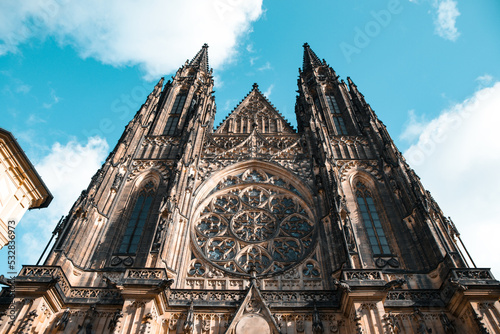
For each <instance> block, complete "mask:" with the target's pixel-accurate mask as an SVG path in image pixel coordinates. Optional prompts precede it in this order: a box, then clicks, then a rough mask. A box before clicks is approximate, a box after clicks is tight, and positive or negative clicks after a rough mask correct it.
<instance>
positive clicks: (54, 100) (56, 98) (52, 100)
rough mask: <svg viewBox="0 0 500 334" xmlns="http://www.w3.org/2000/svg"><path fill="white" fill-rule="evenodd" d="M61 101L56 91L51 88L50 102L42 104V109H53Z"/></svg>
mask: <svg viewBox="0 0 500 334" xmlns="http://www.w3.org/2000/svg"><path fill="white" fill-rule="evenodd" d="M60 100H61V98H60V97H59V96H57V94H56V91H55V90H54V89H53V88H51V89H50V102H44V103H43V104H42V107H44V108H45V109H50V108H52V106H53V105H54V104H57V103H59V101H60Z"/></svg>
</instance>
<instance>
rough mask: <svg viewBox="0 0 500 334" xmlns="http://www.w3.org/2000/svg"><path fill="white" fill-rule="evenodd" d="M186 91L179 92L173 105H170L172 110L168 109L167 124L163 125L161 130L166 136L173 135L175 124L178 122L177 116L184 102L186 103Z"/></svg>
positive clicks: (179, 114)
mask: <svg viewBox="0 0 500 334" xmlns="http://www.w3.org/2000/svg"><path fill="white" fill-rule="evenodd" d="M186 97H187V93H186V92H180V93H179V94H178V95H177V96H176V97H175V101H174V105H173V106H172V110H171V111H170V116H169V117H168V119H167V124H166V125H165V129H164V130H163V134H164V135H166V136H173V135H174V134H175V130H176V129H177V124H178V123H179V118H180V116H181V113H182V109H183V108H184V103H186Z"/></svg>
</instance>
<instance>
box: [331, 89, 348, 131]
mask: <svg viewBox="0 0 500 334" xmlns="http://www.w3.org/2000/svg"><path fill="white" fill-rule="evenodd" d="M326 101H327V102H328V107H329V108H330V112H331V113H332V117H333V124H335V130H337V134H339V135H347V128H346V127H345V123H344V119H343V118H342V114H341V113H340V108H339V105H338V104H337V100H335V97H334V96H333V95H327V96H326Z"/></svg>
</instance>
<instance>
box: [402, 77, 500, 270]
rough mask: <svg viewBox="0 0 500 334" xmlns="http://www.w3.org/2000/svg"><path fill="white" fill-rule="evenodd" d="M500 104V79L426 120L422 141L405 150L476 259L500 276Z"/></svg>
mask: <svg viewBox="0 0 500 334" xmlns="http://www.w3.org/2000/svg"><path fill="white" fill-rule="evenodd" d="M499 108H500V82H496V83H495V84H494V85H493V86H492V87H487V88H483V89H481V90H479V91H477V92H476V93H475V94H474V95H473V96H472V97H471V98H470V99H467V100H465V101H463V102H462V103H458V104H455V105H453V106H452V107H450V108H449V109H447V110H445V111H444V112H443V113H442V114H441V115H440V116H439V117H437V118H435V119H433V120H431V121H430V122H426V123H425V124H423V125H424V126H422V127H421V128H420V134H419V136H418V141H417V142H416V143H415V144H414V145H412V146H411V147H410V148H409V149H408V150H407V151H406V152H405V153H404V155H405V157H406V159H407V161H408V162H409V163H410V166H411V167H413V168H415V170H416V172H417V174H418V175H419V176H420V177H421V179H422V182H423V183H424V186H425V187H427V188H428V189H429V190H431V192H432V194H433V195H434V198H435V199H436V201H437V202H438V203H439V205H440V206H441V208H442V209H443V211H444V212H445V214H447V215H451V217H452V218H453V220H454V222H455V224H456V225H457V227H458V229H459V230H460V232H461V236H462V238H463V239H464V242H465V245H466V246H467V247H468V249H469V251H470V253H471V255H472V257H473V259H474V261H475V262H476V264H477V265H478V266H480V267H486V266H491V267H492V268H493V271H494V274H495V276H497V277H498V276H500V257H498V256H496V257H495V256H491V254H499V253H500V243H498V240H497V236H498V235H499V234H500V225H499V224H498V219H497V218H498V217H499V216H500V207H499V206H498V205H496V203H499V202H500V192H498V189H500V178H498V170H497V169H498V167H497V166H498V165H499V164H500V155H498V154H496V153H497V152H500V133H499V132H498V131H497V128H496V127H497V124H498V123H499V122H500V114H499V113H498V110H499ZM410 118H411V116H410ZM417 119H418V118H417ZM410 122H411V121H410Z"/></svg>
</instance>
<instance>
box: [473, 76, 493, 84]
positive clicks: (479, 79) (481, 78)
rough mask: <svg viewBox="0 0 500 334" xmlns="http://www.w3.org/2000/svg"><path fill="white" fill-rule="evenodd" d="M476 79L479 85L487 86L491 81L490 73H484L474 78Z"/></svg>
mask: <svg viewBox="0 0 500 334" xmlns="http://www.w3.org/2000/svg"><path fill="white" fill-rule="evenodd" d="M476 81H477V82H478V83H479V84H480V85H481V86H489V85H490V84H491V83H492V82H493V77H492V76H491V75H490V74H484V75H481V76H479V77H477V78H476Z"/></svg>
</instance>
